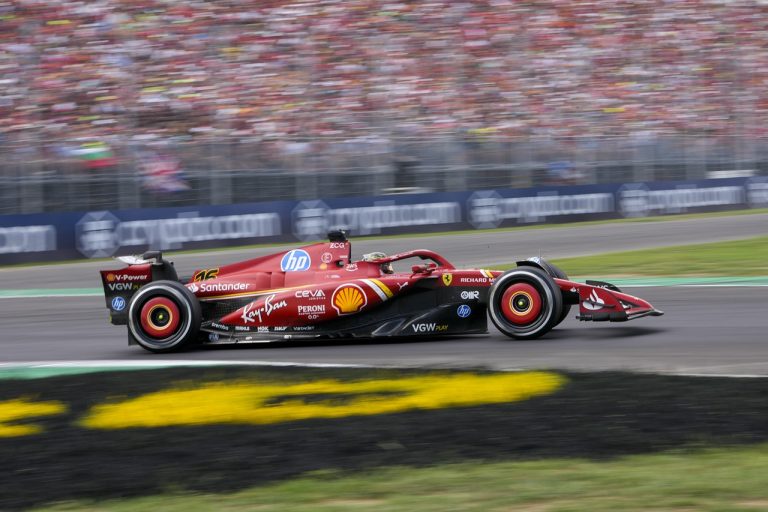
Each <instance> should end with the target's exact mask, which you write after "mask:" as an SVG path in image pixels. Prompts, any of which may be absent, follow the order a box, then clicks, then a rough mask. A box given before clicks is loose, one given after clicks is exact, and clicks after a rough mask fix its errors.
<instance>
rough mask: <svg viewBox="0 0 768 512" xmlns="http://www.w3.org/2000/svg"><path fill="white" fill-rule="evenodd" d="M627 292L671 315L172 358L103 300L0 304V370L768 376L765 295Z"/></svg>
mask: <svg viewBox="0 0 768 512" xmlns="http://www.w3.org/2000/svg"><path fill="white" fill-rule="evenodd" d="M766 234H768V215H765V214H761V215H749V216H733V217H714V218H706V219H693V220H692V219H688V220H679V221H666V222H647V223H645V222H643V223H617V224H602V225H592V226H580V227H570V228H569V227H564V228H553V229H540V230H539V229H537V230H515V231H506V232H478V233H470V234H461V235H446V236H440V237H425V238H422V239H419V238H405V239H402V240H368V241H359V242H358V243H355V241H354V240H353V251H354V255H360V254H362V253H364V252H368V251H374V250H383V251H385V252H389V253H392V252H396V251H400V250H408V249H413V248H417V247H423V248H428V249H433V250H436V251H438V252H440V253H442V254H443V255H444V256H446V257H447V258H448V259H449V260H451V261H452V262H453V263H454V264H456V265H457V266H482V267H487V266H492V265H493V264H494V263H501V262H509V261H514V260H515V259H521V258H524V257H527V256H530V255H538V254H541V255H543V256H545V257H551V258H559V257H566V256H578V255H585V254H595V253H602V252H608V251H618V250H631V249H639V248H647V247H660V246H668V245H678V244H689V243H703V242H708V241H720V240H731V239H739V238H746V237H750V236H760V235H766ZM276 250H279V249H275V248H268V249H248V250H242V249H240V250H232V251H227V252H217V253H214V254H203V253H194V254H184V255H181V254H180V255H176V256H173V257H172V259H173V260H174V261H175V262H176V266H177V268H178V269H179V271H180V273H182V274H184V273H190V272H191V271H192V270H194V269H196V268H201V267H207V266H211V265H217V264H225V263H228V262H231V261H237V260H241V259H244V258H248V257H255V256H258V255H260V254H267V253H270V252H274V251H276ZM107 266H108V265H107ZM99 268H105V263H104V262H103V261H102V262H86V263H77V264H70V265H65V266H50V265H46V266H37V267H17V268H5V269H0V289H3V290H9V289H51V288H95V287H98V286H100V283H99V280H98V273H97V272H96V271H97V270H98V269H99ZM114 268H118V267H117V266H116V267H114ZM625 291H627V292H628V293H632V294H635V295H638V296H640V297H643V298H645V299H648V300H649V301H650V302H651V303H652V304H654V305H655V306H656V307H658V308H660V309H663V310H664V311H665V312H666V315H665V316H663V317H658V318H644V319H639V320H636V321H633V322H629V323H625V324H591V323H583V322H578V321H577V320H575V319H573V318H569V319H567V320H566V321H565V322H564V323H563V324H561V326H560V327H559V328H558V329H556V330H555V331H552V332H551V333H550V334H549V335H548V336H547V337H546V338H544V339H540V340H536V341H529V342H519V341H510V340H507V339H506V338H505V337H504V336H503V335H501V334H500V333H499V332H497V331H496V330H495V329H494V328H493V327H492V326H491V327H490V334H489V335H486V336H472V337H464V338H435V339H432V340H427V341H418V342H413V341H408V342H396V341H395V342H375V343H371V342H363V341H352V342H343V343H338V342H337V343H303V344H297V343H291V344H270V345H245V346H235V347H210V348H203V349H200V350H196V351H191V352H184V353H180V354H168V355H156V354H150V353H148V352H145V351H144V350H142V349H141V348H138V347H128V346H127V342H126V334H125V329H124V328H121V327H114V326H111V325H110V324H109V323H108V321H107V318H108V313H107V310H106V308H105V305H104V300H103V298H100V297H40V298H25V299H0V326H1V327H2V331H1V332H2V334H1V335H0V336H1V337H0V363H13V362H40V361H46V362H62V361H72V360H78V361H94V362H98V361H104V362H106V361H110V362H114V361H124V362H131V363H133V362H147V363H160V362H170V361H188V362H198V361H222V362H228V361H237V362H256V361H265V362H295V363H302V364H356V365H374V366H382V365H383V366H405V367H412V366H433V367H486V368H494V369H514V368H561V369H571V370H638V371H653V372H663V373H684V374H718V375H745V376H746V375H764V376H768V287H728V286H725V287H647V288H636V289H626V290H625Z"/></svg>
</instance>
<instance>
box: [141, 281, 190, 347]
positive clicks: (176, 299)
mask: <svg viewBox="0 0 768 512" xmlns="http://www.w3.org/2000/svg"><path fill="white" fill-rule="evenodd" d="M201 321H202V313H201V311H200V302H199V301H198V300H197V297H195V295H194V294H193V293H192V292H191V291H189V290H188V289H187V287H186V286H184V285H182V284H181V283H178V282H175V281H155V282H153V283H150V284H148V285H145V286H142V287H141V288H140V289H139V291H138V292H136V294H135V295H134V296H133V298H131V303H130V304H129V305H128V330H129V332H130V334H131V336H132V337H133V339H134V340H136V342H137V343H138V344H139V345H141V346H142V347H143V348H144V349H146V350H149V351H150V352H157V353H162V352H174V351H177V350H180V349H181V348H182V347H184V346H186V345H188V344H190V343H191V342H193V341H196V340H197V335H198V333H199V331H200V323H201Z"/></svg>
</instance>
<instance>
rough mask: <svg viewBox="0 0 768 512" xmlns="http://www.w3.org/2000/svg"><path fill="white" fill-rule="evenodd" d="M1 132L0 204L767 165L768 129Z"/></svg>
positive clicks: (114, 203) (639, 176) (2, 207)
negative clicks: (508, 133) (342, 135)
mask: <svg viewBox="0 0 768 512" xmlns="http://www.w3.org/2000/svg"><path fill="white" fill-rule="evenodd" d="M95 144H96V145H95V146H94V142H93V141H83V140H76V141H64V142H55V143H53V142H48V141H24V142H20V141H14V142H8V141H6V142H3V143H0V157H1V158H0V214H15V213H37V212H57V211H62V212H63V211H80V210H112V209H120V208H141V207H162V206H187V205H190V206H191V205H207V204H232V203H245V202H256V201H271V200H278V199H312V198H330V197H352V196H367V195H378V194H388V193H408V192H443V191H463V190H481V189H495V188H519V187H529V186H540V185H548V184H552V185H563V184H595V183H615V182H632V181H635V182H639V181H667V180H686V179H690V180H693V179H702V178H707V177H713V176H717V175H722V174H728V173H730V172H732V173H734V174H739V173H741V174H742V175H743V174H745V173H747V174H754V175H766V174H768V140H763V139H744V138H736V137H733V138H720V137H719V138H707V137H681V136H675V137H672V136H669V137H654V138H648V137H645V138H631V139H629V138H610V139H606V138H601V139H593V138H577V139H559V140H553V139H547V138H536V139H525V140H519V139H495V138H489V137H469V136H466V137H449V138H442V139H428V140H427V139H414V138H402V139H381V138H364V139H356V140H344V141H340V140H312V141H300V140H299V141H292V142H288V143H286V142H277V141H266V142H265V141H247V140H217V141H206V142H201V141H186V142H179V141H176V142H166V143H164V144H162V145H158V144H155V143H153V144H149V143H120V142H119V141H97V142H96V143H95Z"/></svg>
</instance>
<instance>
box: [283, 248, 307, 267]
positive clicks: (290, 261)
mask: <svg viewBox="0 0 768 512" xmlns="http://www.w3.org/2000/svg"><path fill="white" fill-rule="evenodd" d="M310 265H312V258H310V257H309V254H308V253H307V251H305V250H302V249H294V250H293V251H288V252H287V253H285V255H284V256H283V259H282V260H280V270H282V271H283V272H304V271H305V270H309V267H310Z"/></svg>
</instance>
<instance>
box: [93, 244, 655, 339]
mask: <svg viewBox="0 0 768 512" xmlns="http://www.w3.org/2000/svg"><path fill="white" fill-rule="evenodd" d="M119 259H120V260H121V261H123V262H124V263H127V264H128V266H127V267H125V268H123V269H120V270H102V271H101V278H102V283H103V285H104V293H105V296H106V303H107V308H108V309H109V310H110V313H111V321H112V323H113V324H115V325H126V324H127V326H128V339H129V343H130V344H139V345H141V346H142V347H144V348H145V349H147V350H150V351H152V352H171V351H174V350H178V349H181V348H182V347H185V346H190V345H193V344H197V343H203V344H227V343H229V344H233V343H238V344H239V343H259V342H269V341H281V340H290V339H328V338H342V337H350V338H381V337H407V336H430V337H432V336H435V335H450V334H478V333H486V332H488V331H487V318H488V317H490V319H491V321H492V322H493V324H494V325H495V326H496V327H497V328H498V329H499V330H500V331H501V332H502V333H504V334H506V335H507V336H509V337H511V338H516V339H532V338H537V337H539V336H541V335H543V334H545V333H547V332H548V331H549V330H550V329H552V328H553V327H554V326H556V325H557V324H559V323H560V322H562V321H563V320H564V319H565V317H566V316H567V315H568V312H569V311H570V309H571V305H574V304H578V305H579V315H578V316H577V318H578V319H580V320H591V321H610V322H623V321H626V320H632V319H635V318H640V317H643V316H648V315H654V316H658V315H661V314H663V313H662V312H661V311H659V310H657V309H655V308H654V307H653V306H651V305H650V304H649V303H648V302H646V301H644V300H642V299H639V298H637V297H633V296H631V295H627V294H625V293H621V291H620V290H619V289H618V288H617V287H615V286H613V285H611V284H608V283H604V282H598V281H587V283H586V284H582V283H576V282H573V281H569V280H568V278H567V277H566V276H565V274H563V272H562V271H561V270H560V269H558V268H557V267H555V266H554V265H552V264H550V263H548V262H547V261H545V260H543V259H541V258H530V259H528V260H524V261H519V262H517V267H516V268H514V269H512V270H509V271H506V272H500V271H496V270H478V269H457V268H455V267H454V266H453V265H451V264H450V263H449V262H448V261H447V260H446V259H445V258H443V257H442V256H440V255H439V254H437V253H434V252H432V251H428V250H421V249H420V250H415V251H408V252H404V253H401V254H395V255H393V256H385V255H383V254H381V253H374V254H372V255H366V257H364V258H363V259H361V260H358V261H355V260H353V259H352V250H351V244H350V242H349V241H348V240H347V237H346V234H345V233H344V232H343V231H334V232H331V233H329V242H327V243H317V244H314V245H309V246H305V247H301V248H298V249H293V250H289V251H285V252H280V253H277V254H273V255H270V256H263V257H260V258H255V259H252V260H248V261H243V262H240V263H234V264H231V265H225V266H222V267H213V268H208V269H202V270H198V271H196V272H195V273H194V275H192V276H191V277H189V278H187V279H179V278H178V277H177V274H176V270H175V269H174V267H173V264H172V263H170V262H168V261H166V260H164V259H163V258H162V255H161V254H160V253H159V252H148V253H145V254H144V255H143V256H142V257H141V258H135V257H122V258H119ZM414 263H415V264H414ZM394 266H397V267H398V268H397V271H396V269H395V268H394ZM400 267H404V269H403V271H400Z"/></svg>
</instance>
